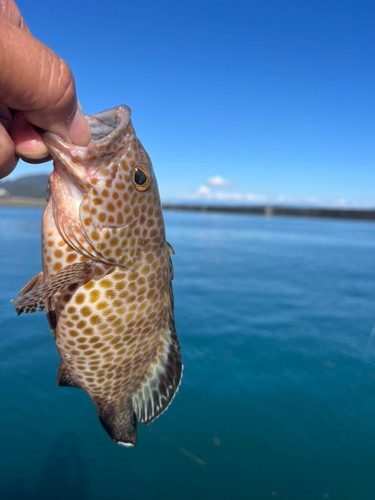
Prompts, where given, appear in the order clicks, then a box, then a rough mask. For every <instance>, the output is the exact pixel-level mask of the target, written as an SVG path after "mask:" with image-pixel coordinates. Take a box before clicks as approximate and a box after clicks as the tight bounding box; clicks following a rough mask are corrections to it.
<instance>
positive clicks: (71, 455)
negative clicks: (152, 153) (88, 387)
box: [0, 208, 375, 500]
mask: <svg viewBox="0 0 375 500" xmlns="http://www.w3.org/2000/svg"><path fill="white" fill-rule="evenodd" d="M41 215H42V209H39V208H0V356H1V358H0V359H1V362H0V450H1V453H0V499H1V500H13V499H14V500H16V499H17V500H19V499H22V500H34V499H35V500H44V499H54V500H60V499H64V500H66V499H68V500H76V499H77V500H102V499H105V500H132V499H136V500H138V499H153V500H159V499H160V500H161V499H163V500H164V499H166V500H167V499H171V500H185V499H186V500H187V499H189V500H190V499H194V500H195V499H197V500H198V499H205V500H206V499H215V500H227V499H251V500H258V499H259V500H263V499H265V500H266V499H272V498H276V499H279V500H313V499H314V500H318V499H332V500H374V499H375V335H371V332H372V329H373V326H374V323H375V224H374V223H373V222H362V221H358V222H352V221H341V220H330V219H308V218H293V217H263V216H249V215H245V216H243V215H228V214H213V213H189V212H173V211H166V212H165V222H166V228H167V236H168V240H169V242H170V243H171V244H172V246H173V247H174V249H175V252H176V255H175V256H174V257H173V263H174V267H175V279H174V293H175V313H176V326H177V332H178V337H179V341H180V344H181V352H182V360H183V363H184V377H183V380H182V384H181V387H180V390H179V393H178V395H177V396H176V398H175V399H174V401H173V403H172V405H171V406H170V408H169V409H168V411H167V412H166V413H164V414H163V415H162V416H161V417H160V418H158V419H157V420H156V421H155V422H153V423H152V424H150V425H149V426H147V427H143V426H142V425H139V426H138V443H137V446H136V447H135V448H134V449H129V448H123V447H120V446H117V445H115V444H114V443H112V441H111V440H110V438H109V437H108V435H107V434H106V432H105V431H104V429H103V428H102V426H101V424H100V422H99V420H98V418H97V416H96V411H95V408H94V406H93V404H92V403H91V401H90V400H89V398H88V396H87V395H86V394H85V393H84V392H83V391H80V390H77V389H72V388H61V387H58V386H57V385H56V370H57V366H58V363H59V357H58V354H57V351H56V347H55V345H54V340H53V338H52V335H51V333H50V331H49V327H48V324H47V320H46V318H45V315H44V314H43V313H37V314H32V315H22V316H20V317H17V314H16V313H15V311H14V308H13V305H12V304H11V303H10V302H9V300H10V299H11V298H14V297H15V296H16V295H17V293H18V291H19V289H20V288H21V287H22V286H23V285H24V284H25V283H26V282H27V281H28V280H29V279H30V278H31V277H32V276H34V275H35V274H37V273H38V272H39V271H40V270H41V264H40V220H41Z"/></svg>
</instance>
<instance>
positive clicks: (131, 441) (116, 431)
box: [97, 399, 137, 446]
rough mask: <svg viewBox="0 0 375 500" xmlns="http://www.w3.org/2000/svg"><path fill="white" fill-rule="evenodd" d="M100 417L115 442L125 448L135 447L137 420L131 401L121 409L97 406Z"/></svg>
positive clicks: (118, 407)
mask: <svg viewBox="0 0 375 500" xmlns="http://www.w3.org/2000/svg"><path fill="white" fill-rule="evenodd" d="M97 410H98V417H99V420H100V422H101V423H102V426H103V427H104V429H105V430H106V431H107V432H108V434H109V435H110V436H111V438H112V439H113V441H114V442H115V443H117V444H121V445H123V446H135V443H136V441H137V419H136V416H135V412H134V409H133V405H132V402H131V400H130V399H129V400H128V401H126V403H125V404H124V405H123V406H122V407H120V406H118V405H116V406H112V407H111V406H108V405H106V404H104V405H100V404H98V405H97Z"/></svg>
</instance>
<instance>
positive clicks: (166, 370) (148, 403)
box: [133, 330, 183, 425]
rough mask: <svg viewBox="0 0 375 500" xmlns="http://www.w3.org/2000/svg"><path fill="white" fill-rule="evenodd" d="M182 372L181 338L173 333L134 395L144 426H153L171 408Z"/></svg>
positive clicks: (169, 334) (135, 405) (169, 335)
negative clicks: (178, 338)
mask: <svg viewBox="0 0 375 500" xmlns="http://www.w3.org/2000/svg"><path fill="white" fill-rule="evenodd" d="M182 368H183V367H182V363H181V353H180V346H179V344H178V340H177V335H176V333H175V332H174V330H173V332H171V331H170V330H169V331H167V332H165V335H163V338H162V342H161V344H160V346H159V349H158V352H157V355H156V357H155V359H154V361H153V362H152V363H151V366H150V367H149V369H148V371H147V373H146V375H145V377H144V379H143V380H142V382H141V383H140V385H139V386H138V387H137V390H136V392H135V393H134V395H133V406H134V410H135V412H136V414H137V417H138V420H139V421H140V422H141V424H143V425H147V424H149V423H150V422H152V421H153V420H154V419H155V418H156V417H158V416H159V415H161V414H162V413H163V412H164V411H165V410H166V409H167V408H168V406H169V405H170V403H171V401H172V399H173V398H174V396H175V395H176V393H177V390H178V387H179V385H180V382H181V377H182Z"/></svg>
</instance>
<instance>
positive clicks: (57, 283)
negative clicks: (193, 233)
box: [13, 106, 182, 446]
mask: <svg viewBox="0 0 375 500" xmlns="http://www.w3.org/2000/svg"><path fill="white" fill-rule="evenodd" d="M86 119H87V121H88V123H89V125H90V127H91V131H92V142H91V143H90V144H89V145H88V146H87V147H82V146H74V145H72V144H67V143H65V142H64V141H62V140H61V139H60V138H59V137H58V136H56V135H54V134H51V133H44V135H43V137H44V140H45V143H46V145H47V147H48V149H49V151H50V153H51V155H52V156H53V159H54V171H53V172H52V174H51V176H50V195H49V200H48V203H47V206H46V208H45V210H44V213H43V220H42V264H43V271H42V272H41V273H39V274H38V275H37V276H35V277H34V278H32V279H31V280H30V281H29V282H28V283H27V284H26V285H25V286H24V287H23V288H22V290H21V291H20V292H19V294H18V297H17V298H16V299H14V300H13V302H14V305H15V307H16V310H17V312H18V314H21V313H25V312H35V311H43V310H44V311H46V314H47V318H48V321H49V325H50V328H51V331H52V334H53V336H54V337H55V340H56V345H57V348H58V351H59V354H60V357H61V362H60V365H59V368H58V374H57V383H58V385H60V386H70V387H79V388H82V389H83V390H84V391H86V392H87V394H88V395H89V396H90V398H91V399H92V401H93V402H94V404H95V406H96V409H97V413H98V416H99V419H100V421H101V423H102V424H103V426H104V428H105V429H106V431H107V432H108V434H109V435H110V436H111V437H112V439H113V440H114V441H115V442H116V443H119V444H123V445H126V446H132V445H135V442H136V438H137V430H136V417H137V418H138V420H139V421H140V422H141V423H142V424H145V425H146V424H148V423H149V422H152V421H153V420H154V419H155V418H156V417H157V416H158V415H160V414H161V413H163V411H164V410H165V409H166V408H167V407H168V405H169V404H170V402H171V400H172V398H173V396H174V395H175V393H176V391H177V389H178V386H179V384H180V379H181V372H182V365H181V360H180V358H181V354H180V346H179V344H178V340H177V335H176V332H175V321H174V314H173V292H172V279H173V267H172V262H171V253H173V249H172V247H171V246H170V245H169V244H168V243H167V241H166V239H165V228H164V221H163V215H162V210H161V205H160V197H159V192H158V187H157V183H156V178H155V174H154V172H153V168H152V164H151V161H150V158H149V156H148V155H147V153H146V151H145V150H144V149H143V146H142V145H141V143H140V142H139V140H138V139H137V137H136V135H135V132H134V129H133V126H132V123H131V120H130V110H129V108H128V107H126V106H119V107H117V108H113V109H111V110H108V111H103V112H102V113H99V114H97V115H88V116H86Z"/></svg>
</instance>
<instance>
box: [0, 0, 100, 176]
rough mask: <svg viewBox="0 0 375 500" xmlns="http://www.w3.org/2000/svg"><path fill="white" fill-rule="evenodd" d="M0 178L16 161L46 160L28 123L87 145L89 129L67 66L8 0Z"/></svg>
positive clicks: (0, 75) (1, 28) (0, 34)
mask: <svg viewBox="0 0 375 500" xmlns="http://www.w3.org/2000/svg"><path fill="white" fill-rule="evenodd" d="M0 68H1V72H0V178H2V177H5V176H7V175H8V174H10V173H11V172H12V171H13V170H14V168H15V166H16V165H17V162H18V159H19V158H20V157H21V158H22V159H23V160H24V161H27V162H29V163H41V162H43V161H48V160H49V159H50V157H49V155H48V151H47V148H46V146H45V144H44V142H43V140H42V138H41V136H40V135H39V134H38V133H37V132H36V130H35V129H34V127H33V125H36V126H37V127H39V128H41V129H43V130H47V131H48V132H53V133H54V134H57V135H59V136H60V137H61V138H62V139H64V140H65V141H67V142H71V143H73V144H77V145H80V146H86V145H87V144H88V143H89V142H90V139H91V132H90V128H89V126H88V124H87V122H86V119H85V118H84V115H83V113H82V110H81V107H80V105H79V102H78V100H77V95H76V89H75V83H74V78H73V75H72V72H71V70H70V69H69V66H68V65H67V64H66V63H65V61H63V60H62V59H60V58H59V57H58V56H57V55H56V54H55V53H54V52H53V51H52V50H50V49H49V48H48V47H46V46H45V45H44V44H43V43H41V42H39V41H38V40H37V39H36V38H34V37H33V36H32V35H31V33H30V31H29V29H28V27H27V26H26V23H25V21H24V20H23V18H22V16H21V14H20V12H19V10H18V8H17V6H16V4H15V3H14V2H13V0H0Z"/></svg>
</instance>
